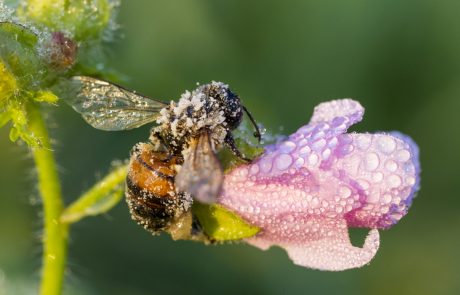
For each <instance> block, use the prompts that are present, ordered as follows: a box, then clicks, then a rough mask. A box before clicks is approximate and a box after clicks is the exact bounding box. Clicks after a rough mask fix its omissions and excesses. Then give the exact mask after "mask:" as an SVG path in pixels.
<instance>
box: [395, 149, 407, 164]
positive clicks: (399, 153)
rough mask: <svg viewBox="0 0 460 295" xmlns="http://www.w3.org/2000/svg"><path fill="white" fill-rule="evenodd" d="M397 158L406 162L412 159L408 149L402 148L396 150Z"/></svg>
mask: <svg viewBox="0 0 460 295" xmlns="http://www.w3.org/2000/svg"><path fill="white" fill-rule="evenodd" d="M395 157H396V160H397V161H399V162H406V161H407V160H409V159H410V153H409V151H408V150H400V151H397V152H396V155H395Z"/></svg>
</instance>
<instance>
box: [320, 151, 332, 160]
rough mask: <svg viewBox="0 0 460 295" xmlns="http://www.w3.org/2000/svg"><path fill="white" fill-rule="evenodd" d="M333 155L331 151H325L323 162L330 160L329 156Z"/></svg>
mask: <svg viewBox="0 0 460 295" xmlns="http://www.w3.org/2000/svg"><path fill="white" fill-rule="evenodd" d="M330 155H331V150H330V149H325V150H324V151H323V153H322V156H323V160H327V159H329V156H330Z"/></svg>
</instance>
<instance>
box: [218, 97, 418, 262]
mask: <svg viewBox="0 0 460 295" xmlns="http://www.w3.org/2000/svg"><path fill="white" fill-rule="evenodd" d="M363 113H364V109H363V108H362V107H361V105H360V104H359V103H358V102H355V101H352V100H350V99H344V100H336V101H331V102H327V103H323V104H320V105H319V106H318V107H316V108H315V112H314V114H313V118H312V120H311V121H310V123H309V124H308V125H306V126H304V127H302V128H300V129H299V130H297V131H296V132H295V133H294V134H292V135H291V136H289V137H288V138H287V139H286V140H285V141H283V142H279V143H277V144H275V145H272V146H269V147H267V148H266V151H265V153H264V154H263V155H262V156H261V157H260V158H258V159H256V160H255V161H253V162H252V163H250V164H247V165H242V166H239V167H238V168H236V169H234V170H232V171H231V172H230V173H228V174H227V175H226V176H225V181H224V185H223V193H222V196H221V197H220V198H219V203H220V204H222V205H223V206H225V207H227V208H229V209H230V210H232V211H235V212H237V213H238V214H239V215H240V216H241V217H242V218H244V219H245V220H246V221H248V222H249V223H250V224H252V225H255V226H257V227H259V228H261V232H260V233H259V234H258V235H256V236H255V237H253V238H250V239H248V240H247V241H248V243H250V244H253V245H254V246H257V247H259V248H262V249H267V248H269V247H270V246H271V245H279V246H281V247H283V248H285V249H286V251H287V252H288V255H289V257H291V259H292V260H293V261H294V263H296V264H299V265H302V266H306V267H311V268H317V269H322V270H344V269H348V268H354V267H360V266H363V265H365V264H366V263H368V262H369V261H370V260H371V259H372V258H373V257H374V255H375V253H376V251H377V249H378V246H379V235H378V231H377V230H376V229H377V228H389V227H390V226H391V225H393V224H395V223H396V222H397V221H399V220H400V219H401V218H402V216H404V215H405V214H406V213H407V210H408V207H409V206H410V204H411V202H412V198H413V197H414V195H415V192H416V191H417V190H418V188H419V172H420V165H419V163H418V149H417V146H416V144H415V143H414V142H413V141H412V140H411V139H410V138H408V137H407V136H405V135H402V134H399V133H391V134H383V133H379V134H367V133H365V134H358V133H351V134H344V132H345V131H346V130H347V128H348V127H349V126H351V125H352V124H354V123H356V122H358V121H360V120H361V118H362V115H363ZM348 227H366V228H370V229H372V230H371V231H370V233H369V235H368V237H367V238H366V241H365V243H364V246H363V248H359V247H354V246H353V245H351V243H350V240H349V236H348Z"/></svg>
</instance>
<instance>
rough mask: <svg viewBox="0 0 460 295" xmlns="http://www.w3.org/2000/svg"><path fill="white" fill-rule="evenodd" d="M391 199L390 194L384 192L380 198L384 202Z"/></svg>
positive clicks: (388, 202) (387, 202)
mask: <svg viewBox="0 0 460 295" xmlns="http://www.w3.org/2000/svg"><path fill="white" fill-rule="evenodd" d="M392 199H393V198H392V196H391V195H390V194H384V195H383V198H382V200H383V203H384V204H390V203H391V200H392Z"/></svg>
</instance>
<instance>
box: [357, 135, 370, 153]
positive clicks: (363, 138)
mask: <svg viewBox="0 0 460 295" xmlns="http://www.w3.org/2000/svg"><path fill="white" fill-rule="evenodd" d="M371 142H372V139H371V135H367V134H362V135H358V136H357V137H356V146H357V147H358V149H360V150H362V151H364V150H367V149H368V148H369V146H370V145H371Z"/></svg>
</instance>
